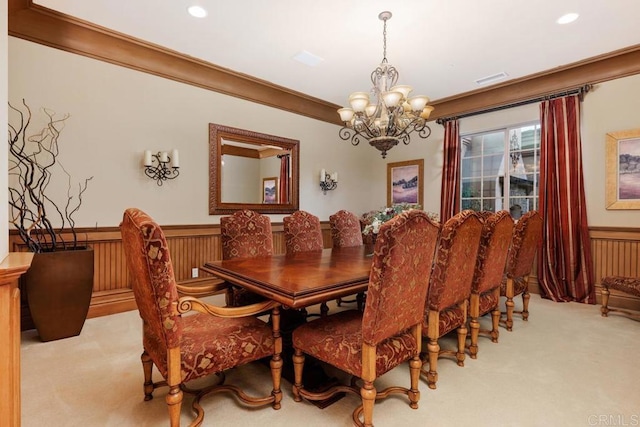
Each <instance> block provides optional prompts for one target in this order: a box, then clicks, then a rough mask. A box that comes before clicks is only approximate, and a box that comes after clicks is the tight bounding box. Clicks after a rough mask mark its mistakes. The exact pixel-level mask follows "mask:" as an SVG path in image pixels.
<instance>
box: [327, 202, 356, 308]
mask: <svg viewBox="0 0 640 427" xmlns="http://www.w3.org/2000/svg"><path fill="white" fill-rule="evenodd" d="M329 226H330V227H331V240H332V242H333V247H334V248H346V247H353V246H362V245H363V243H362V229H361V227H360V218H358V216H357V215H356V214H354V213H353V212H349V211H346V210H344V209H342V210H339V211H338V212H336V213H335V214H333V215H330V216H329ZM343 302H346V303H352V302H355V303H357V306H358V310H362V308H363V306H364V292H361V293H359V294H358V295H357V296H356V298H355V299H351V300H346V299H344V298H338V299H337V300H336V303H337V304H338V307H340V306H341V305H342V303H343Z"/></svg>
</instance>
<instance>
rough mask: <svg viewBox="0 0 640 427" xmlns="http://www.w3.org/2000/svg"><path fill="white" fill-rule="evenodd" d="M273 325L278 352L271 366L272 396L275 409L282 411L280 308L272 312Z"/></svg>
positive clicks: (275, 353) (272, 358)
mask: <svg viewBox="0 0 640 427" xmlns="http://www.w3.org/2000/svg"><path fill="white" fill-rule="evenodd" d="M271 324H272V330H273V339H274V340H275V343H276V344H275V346H276V350H275V352H274V353H273V356H272V357H271V361H270V362H269V366H270V367H271V380H272V381H273V391H272V392H271V394H272V395H273V397H274V401H273V404H272V407H273V409H280V402H281V401H282V390H281V389H280V383H281V379H282V365H283V361H282V336H281V334H280V308H279V307H275V308H274V309H273V310H271Z"/></svg>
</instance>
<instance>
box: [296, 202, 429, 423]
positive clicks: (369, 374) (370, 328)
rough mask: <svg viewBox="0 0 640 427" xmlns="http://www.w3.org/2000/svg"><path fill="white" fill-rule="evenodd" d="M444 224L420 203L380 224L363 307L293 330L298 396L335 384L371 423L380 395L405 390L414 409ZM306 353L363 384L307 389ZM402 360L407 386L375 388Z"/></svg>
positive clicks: (318, 397) (355, 414)
mask: <svg viewBox="0 0 640 427" xmlns="http://www.w3.org/2000/svg"><path fill="white" fill-rule="evenodd" d="M439 228H440V226H439V224H437V223H435V222H433V221H431V220H430V219H429V218H428V217H427V215H426V213H425V212H422V211H418V210H414V211H408V212H404V213H402V214H400V215H398V216H397V217H395V218H393V219H391V220H389V221H387V222H386V223H384V224H383V225H382V226H381V227H380V232H379V236H378V239H377V242H376V246H375V250H374V254H373V260H372V267H371V274H370V279H369V288H368V297H367V302H366V306H365V309H364V313H363V312H361V311H358V310H345V311H341V312H338V313H336V314H332V315H329V316H327V317H325V318H321V319H318V320H314V321H312V322H308V323H306V324H304V325H302V326H300V327H298V328H297V329H295V330H294V332H293V345H294V348H295V355H294V371H295V382H294V387H293V395H294V400H296V401H300V400H301V396H303V397H305V398H306V399H309V400H322V399H326V397H327V396H330V395H331V394H330V393H331V392H332V391H337V390H339V391H350V392H353V393H355V394H358V395H360V396H361V398H362V405H361V406H359V407H357V408H356V409H355V410H354V412H353V420H354V422H355V420H358V422H360V421H359V419H360V415H363V418H364V425H367V426H371V425H373V421H372V420H373V407H374V402H375V401H376V398H377V399H380V398H383V397H386V396H387V395H389V394H391V393H402V394H405V395H406V396H408V398H409V401H410V406H411V407H412V408H414V409H415V408H417V407H418V400H419V397H420V392H419V391H418V380H419V371H420V358H419V354H420V349H421V345H422V334H421V332H420V325H421V321H422V313H423V309H424V304H425V301H426V295H427V287H428V286H429V275H430V274H431V264H432V262H433V256H434V252H435V247H436V244H437V239H438V234H439ZM304 354H308V355H310V356H312V357H314V358H316V359H319V360H322V361H324V362H326V363H329V364H331V365H333V366H335V367H337V368H338V369H341V370H342V371H344V372H346V373H348V374H351V375H353V376H354V377H357V378H360V379H362V380H363V382H364V384H363V386H362V389H361V388H360V387H359V386H358V385H356V384H360V383H359V382H358V383H356V382H355V381H352V383H351V386H343V385H337V386H334V388H333V389H330V390H327V391H324V392H320V393H314V392H311V391H309V390H305V389H304V386H303V384H302V377H303V375H302V374H303V365H304V359H305V357H304ZM405 361H409V368H410V388H404V387H398V386H392V387H388V388H387V389H385V390H381V391H376V388H375V386H374V381H375V379H376V378H378V377H379V376H381V375H383V374H384V373H386V372H388V371H390V370H391V369H393V368H394V367H396V366H398V365H400V364H401V363H403V362H405ZM356 425H363V424H362V423H360V424H358V423H356Z"/></svg>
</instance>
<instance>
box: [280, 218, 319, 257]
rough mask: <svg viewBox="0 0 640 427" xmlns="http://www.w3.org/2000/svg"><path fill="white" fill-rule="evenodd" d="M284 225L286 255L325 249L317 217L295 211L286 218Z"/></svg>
mask: <svg viewBox="0 0 640 427" xmlns="http://www.w3.org/2000/svg"><path fill="white" fill-rule="evenodd" d="M282 223H283V226H284V240H285V250H286V253H288V254H294V253H296V252H309V251H321V250H322V249H323V248H324V243H323V239H322V229H321V228H320V220H319V219H318V217H317V216H315V215H313V214H310V213H309V212H306V211H295V212H294V213H292V214H291V215H289V216H285V217H284V218H283V219H282Z"/></svg>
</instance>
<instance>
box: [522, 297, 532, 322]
mask: <svg viewBox="0 0 640 427" xmlns="http://www.w3.org/2000/svg"><path fill="white" fill-rule="evenodd" d="M530 299H531V295H529V291H527V290H525V291H524V292H523V293H522V320H524V321H525V322H526V321H527V320H529V300H530Z"/></svg>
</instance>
